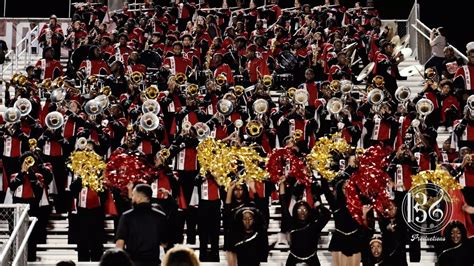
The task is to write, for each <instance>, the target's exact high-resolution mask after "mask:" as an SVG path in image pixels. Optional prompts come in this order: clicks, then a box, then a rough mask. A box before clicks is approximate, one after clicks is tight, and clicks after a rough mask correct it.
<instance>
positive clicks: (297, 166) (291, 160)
mask: <svg viewBox="0 0 474 266" xmlns="http://www.w3.org/2000/svg"><path fill="white" fill-rule="evenodd" d="M266 168H267V172H268V173H269V174H270V180H271V181H272V182H273V183H278V181H279V180H280V177H281V176H284V175H285V174H287V176H292V177H294V178H295V179H296V180H297V181H298V183H300V184H304V185H309V184H311V183H312V182H313V181H312V176H311V174H310V173H308V171H307V167H306V164H305V163H304V162H303V161H302V160H300V158H298V157H297V156H296V155H295V154H294V153H293V152H292V151H291V150H290V149H289V148H277V149H273V151H272V152H271V153H270V154H269V157H268V162H267V166H266ZM285 168H287V169H288V173H286V171H285Z"/></svg>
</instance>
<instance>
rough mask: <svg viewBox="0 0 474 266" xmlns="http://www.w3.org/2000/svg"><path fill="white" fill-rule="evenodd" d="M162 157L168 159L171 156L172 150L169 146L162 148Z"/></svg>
mask: <svg viewBox="0 0 474 266" xmlns="http://www.w3.org/2000/svg"><path fill="white" fill-rule="evenodd" d="M159 154H160V157H161V158H163V159H164V160H166V159H168V157H170V155H171V154H170V150H169V149H167V148H164V149H161V150H160V153H159Z"/></svg>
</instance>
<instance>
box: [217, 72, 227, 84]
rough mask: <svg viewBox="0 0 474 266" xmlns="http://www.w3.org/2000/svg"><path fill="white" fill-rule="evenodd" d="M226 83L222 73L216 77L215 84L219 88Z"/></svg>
mask: <svg viewBox="0 0 474 266" xmlns="http://www.w3.org/2000/svg"><path fill="white" fill-rule="evenodd" d="M226 83H227V77H226V76H225V75H224V73H220V74H219V75H218V76H217V77H216V84H217V85H219V86H222V85H224V84H226Z"/></svg>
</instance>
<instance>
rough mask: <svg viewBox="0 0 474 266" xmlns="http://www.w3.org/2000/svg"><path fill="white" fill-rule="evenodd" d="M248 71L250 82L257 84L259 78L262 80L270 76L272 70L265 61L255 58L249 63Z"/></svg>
mask: <svg viewBox="0 0 474 266" xmlns="http://www.w3.org/2000/svg"><path fill="white" fill-rule="evenodd" d="M246 66H247V71H248V75H249V81H250V83H252V84H255V83H256V82H257V81H258V80H259V78H262V77H263V76H265V75H270V70H269V69H268V65H267V64H266V62H265V60H263V58H260V57H254V58H252V59H250V60H248V61H247V65H246Z"/></svg>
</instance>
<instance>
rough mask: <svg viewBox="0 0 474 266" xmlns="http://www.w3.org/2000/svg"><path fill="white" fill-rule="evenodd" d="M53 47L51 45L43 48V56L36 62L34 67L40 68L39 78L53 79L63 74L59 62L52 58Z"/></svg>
mask: <svg viewBox="0 0 474 266" xmlns="http://www.w3.org/2000/svg"><path fill="white" fill-rule="evenodd" d="M53 53H54V49H53V48H52V47H45V48H43V58H42V59H40V60H38V62H36V64H35V67H36V68H37V69H40V70H41V77H40V79H41V80H44V79H51V80H54V79H55V78H57V77H60V76H62V75H63V67H62V66H61V62H59V61H58V60H56V59H54V58H53V56H54V54H53Z"/></svg>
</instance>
